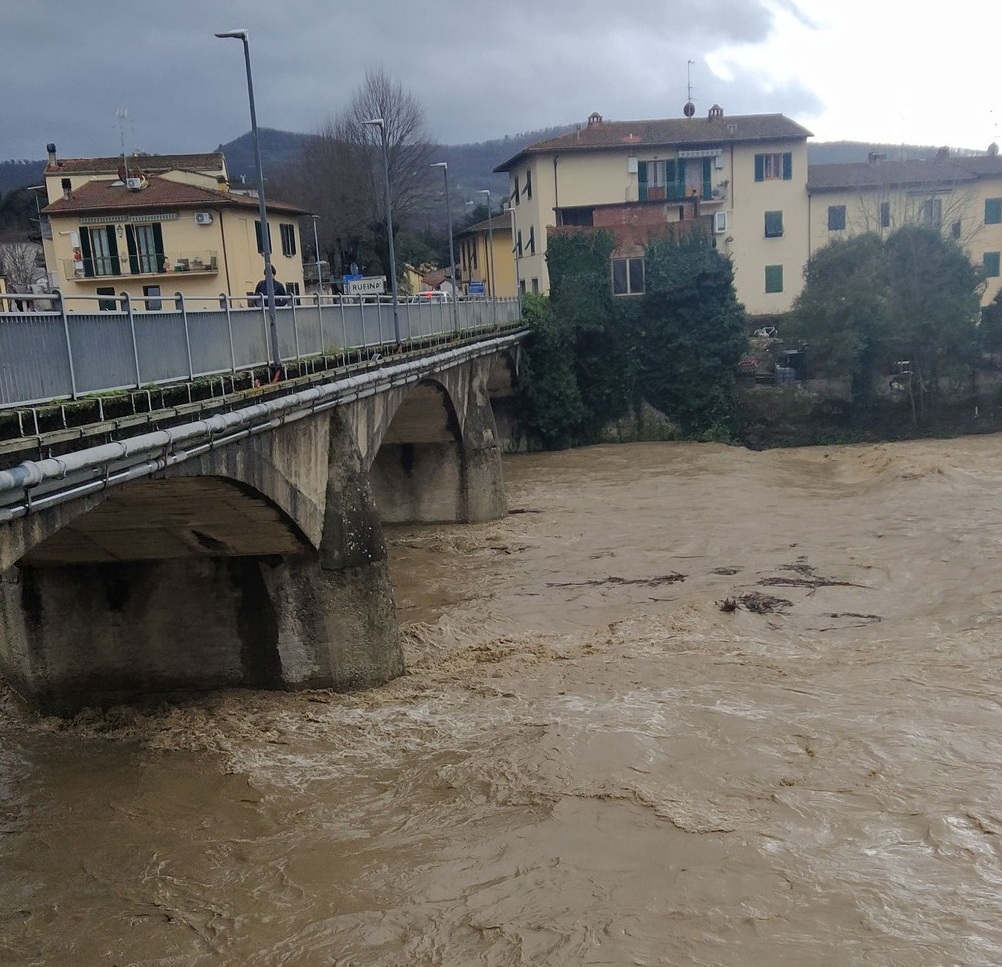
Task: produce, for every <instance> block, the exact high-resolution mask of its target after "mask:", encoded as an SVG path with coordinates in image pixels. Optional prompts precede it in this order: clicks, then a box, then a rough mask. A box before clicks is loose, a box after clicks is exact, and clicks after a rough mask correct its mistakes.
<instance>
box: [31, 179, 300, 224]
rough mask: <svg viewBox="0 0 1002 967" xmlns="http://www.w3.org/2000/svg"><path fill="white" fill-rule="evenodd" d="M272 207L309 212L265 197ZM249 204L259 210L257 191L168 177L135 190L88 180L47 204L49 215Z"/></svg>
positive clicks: (235, 206)
mask: <svg viewBox="0 0 1002 967" xmlns="http://www.w3.org/2000/svg"><path fill="white" fill-rule="evenodd" d="M266 201H267V204H268V210H269V211H280V212H288V213H290V214H295V215H306V214H308V212H306V211H305V210H304V209H302V208H298V207H297V206H295V205H289V204H287V203H285V202H280V201H274V200H272V199H270V198H268V199H266ZM210 206H211V207H220V206H224V207H228V208H246V209H248V210H252V211H256V210H257V208H258V200H257V196H255V195H241V194H238V193H236V192H232V191H216V190H214V189H211V188H201V187H199V186H198V185H187V184H183V183H181V182H177V181H170V180H168V179H167V178H157V177H156V176H154V177H152V178H150V179H149V180H148V182H147V185H146V187H145V188H142V189H140V190H139V191H132V190H130V189H128V188H126V187H125V186H124V185H123V184H122V183H121V182H114V181H88V182H87V183H86V184H83V185H81V186H80V187H79V188H75V189H74V190H73V193H72V194H71V195H70V197H69V198H59V199H57V200H56V201H54V202H53V203H52V204H51V205H49V206H48V207H46V208H44V209H43V211H44V212H45V214H47V215H68V214H77V215H80V214H84V213H86V212H93V213H98V212H115V211H145V210H148V209H163V208H207V207H210Z"/></svg>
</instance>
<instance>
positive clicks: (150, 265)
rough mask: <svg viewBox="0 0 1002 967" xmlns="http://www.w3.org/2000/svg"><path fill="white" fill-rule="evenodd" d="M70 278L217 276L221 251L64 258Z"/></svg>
mask: <svg viewBox="0 0 1002 967" xmlns="http://www.w3.org/2000/svg"><path fill="white" fill-rule="evenodd" d="M62 263H63V274H64V276H65V277H66V278H67V279H72V280H75V279H131V278H136V277H142V278H144V279H148V278H154V277H156V276H161V277H163V276H173V275H177V274H179V273H186V274H188V275H215V274H217V273H218V272H219V260H218V258H217V253H216V252H212V251H205V252H185V253H183V254H182V253H177V254H168V253H160V252H157V253H154V254H151V255H134V256H129V255H99V256H95V257H93V258H80V259H63V260H62Z"/></svg>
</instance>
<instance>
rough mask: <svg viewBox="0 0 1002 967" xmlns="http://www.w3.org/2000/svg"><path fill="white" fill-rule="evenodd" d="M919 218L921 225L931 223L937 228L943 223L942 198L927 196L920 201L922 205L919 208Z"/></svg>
mask: <svg viewBox="0 0 1002 967" xmlns="http://www.w3.org/2000/svg"><path fill="white" fill-rule="evenodd" d="M919 218H920V219H921V221H922V224H923V225H932V226H933V227H935V228H939V226H940V225H942V224H943V199H942V198H929V199H928V200H926V201H924V202H922V207H921V208H920V209H919Z"/></svg>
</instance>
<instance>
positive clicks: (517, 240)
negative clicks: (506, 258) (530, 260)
mask: <svg viewBox="0 0 1002 967" xmlns="http://www.w3.org/2000/svg"><path fill="white" fill-rule="evenodd" d="M515 253H516V254H515V258H517V259H520V258H521V257H522V229H519V230H518V235H517V236H516V238H515Z"/></svg>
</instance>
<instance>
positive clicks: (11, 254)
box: [0, 233, 45, 292]
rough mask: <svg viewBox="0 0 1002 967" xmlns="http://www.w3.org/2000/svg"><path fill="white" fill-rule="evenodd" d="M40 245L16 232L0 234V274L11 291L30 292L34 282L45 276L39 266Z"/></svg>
mask: <svg viewBox="0 0 1002 967" xmlns="http://www.w3.org/2000/svg"><path fill="white" fill-rule="evenodd" d="M41 251H42V250H41V247H40V246H38V245H37V244H36V243H34V242H27V241H24V239H23V238H21V237H19V236H18V235H17V234H13V233H6V234H3V235H0V276H3V278H4V279H6V280H7V285H8V287H9V289H10V290H11V291H12V292H30V291H31V287H32V285H33V284H34V283H35V282H38V281H39V280H41V279H44V278H45V272H44V270H43V269H41V268H40V267H39V257H40V255H41Z"/></svg>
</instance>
